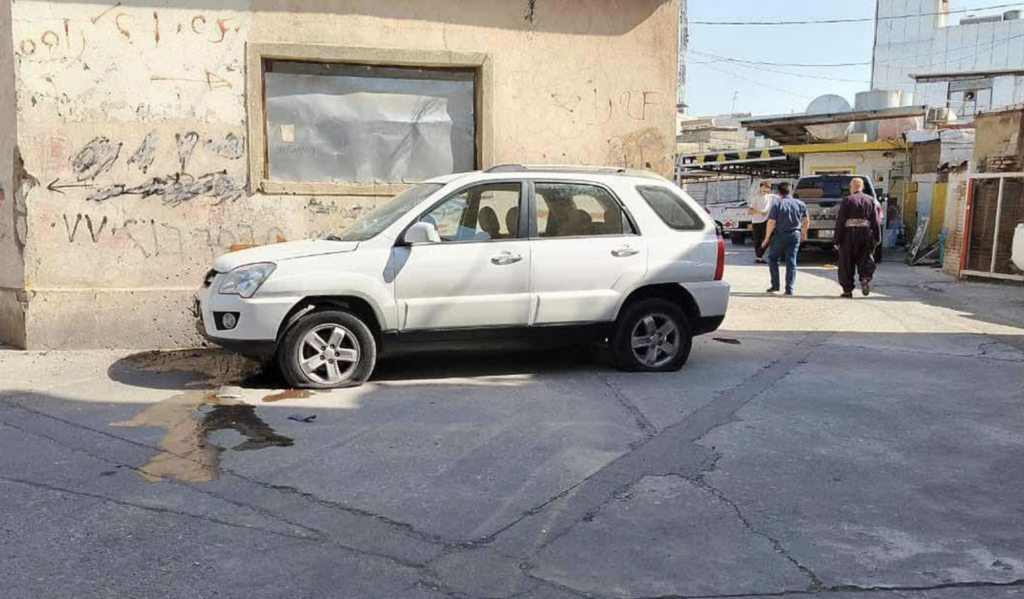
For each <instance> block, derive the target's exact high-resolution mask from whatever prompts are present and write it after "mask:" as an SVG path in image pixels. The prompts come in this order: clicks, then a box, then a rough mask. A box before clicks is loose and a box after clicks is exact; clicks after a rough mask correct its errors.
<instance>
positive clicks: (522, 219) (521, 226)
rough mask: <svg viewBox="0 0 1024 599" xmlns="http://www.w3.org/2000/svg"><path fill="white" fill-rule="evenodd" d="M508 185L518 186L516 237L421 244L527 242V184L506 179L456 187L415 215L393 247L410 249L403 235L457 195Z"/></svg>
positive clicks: (513, 179) (514, 179)
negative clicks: (476, 188)
mask: <svg viewBox="0 0 1024 599" xmlns="http://www.w3.org/2000/svg"><path fill="white" fill-rule="evenodd" d="M510 184H516V185H519V222H518V223H517V226H516V236H515V237H513V238H510V239H462V240H459V241H441V242H439V243H429V244H422V245H425V246H450V245H465V244H468V243H497V242H503V241H504V242H512V241H529V240H530V238H529V237H528V236H527V234H528V232H529V226H528V224H527V222H526V221H527V219H528V217H529V214H528V213H527V214H524V213H525V212H526V211H525V210H523V208H524V206H528V205H529V199H528V191H529V190H528V187H527V182H526V181H524V180H522V179H517V178H508V179H488V180H486V181H474V182H472V183H467V184H465V185H462V186H460V187H456V188H455V189H454V190H452V191H451V193H448V194H445V196H444V197H442V198H441V199H439V200H438V201H436V202H434V203H432V204H430V205H429V206H427V207H426V208H425V209H423V210H422V211H420V213H419V214H417V215H416V217H415V218H413V219H412V220H411V221H409V224H407V225H406V226H405V227H403V228H402V232H401V233H399V234H398V238H397V239H396V240H395V247H412V246H411V245H410V244H408V243H406V242H405V233H406V232H407V231H408V230H409V229H410V228H411V227H412V226H413V225H415V224H416V223H418V222H420V221H421V220H422V219H423V217H425V216H427V215H428V214H430V213H431V212H433V211H434V210H435V209H436V208H437V207H438V206H440V205H441V204H444V203H445V202H447V201H448V200H451V199H452V198H454V197H455V196H458V195H460V194H462V193H465V192H467V191H469V190H471V189H473V188H474V187H487V186H491V185H510Z"/></svg>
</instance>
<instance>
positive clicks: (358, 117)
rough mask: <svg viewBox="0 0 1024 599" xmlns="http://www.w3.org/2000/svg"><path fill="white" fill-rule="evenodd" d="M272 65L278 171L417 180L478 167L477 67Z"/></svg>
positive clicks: (271, 144) (270, 106) (270, 132)
mask: <svg viewBox="0 0 1024 599" xmlns="http://www.w3.org/2000/svg"><path fill="white" fill-rule="evenodd" d="M266 67H267V68H266V78H265V83H266V113H267V158H268V165H269V176H270V179H272V180H275V181H303V182H342V183H372V182H382V183H406V182H408V183H412V182H419V181H425V180H427V179H430V178H431V177H435V176H438V175H443V174H448V173H455V172H461V171H468V170H473V168H474V167H475V155H476V148H475V143H476V142H475V130H474V128H475V118H474V114H473V110H474V89H473V86H474V73H473V71H471V70H441V69H415V68H398V67H378V66H369V65H351V64H328V63H311V62H292V61H268V62H267V64H266Z"/></svg>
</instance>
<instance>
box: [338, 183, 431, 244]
mask: <svg viewBox="0 0 1024 599" xmlns="http://www.w3.org/2000/svg"><path fill="white" fill-rule="evenodd" d="M442 187H444V185H442V184H440V183H421V184H420V185H417V186H416V187H410V188H409V189H406V190H405V191H403V192H402V193H400V194H398V195H396V196H395V197H394V198H392V199H391V200H390V201H388V202H385V203H384V204H381V205H380V206H377V207H376V208H374V209H373V210H371V211H370V212H367V213H366V214H365V215H363V216H362V217H361V218H360V219H359V220H357V221H356V222H355V223H353V225H352V226H351V227H349V228H347V229H345V231H344V232H343V233H342V234H341V235H338V236H337V237H334V238H333V239H337V240H339V241H366V240H367V239H372V238H373V237H376V236H377V235H379V234H380V232H381V231H383V230H384V229H387V228H388V227H390V226H391V225H392V224H393V223H394V222H395V221H396V220H398V219H399V218H401V216H402V215H403V214H405V213H406V212H408V211H410V210H412V209H413V208H414V207H415V206H416V205H417V204H419V203H420V202H422V201H423V200H425V199H427V197H429V196H430V194H432V193H434V192H435V191H437V190H439V189H441V188H442Z"/></svg>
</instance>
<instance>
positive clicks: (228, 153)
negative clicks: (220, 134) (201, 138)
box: [203, 133, 245, 160]
mask: <svg viewBox="0 0 1024 599" xmlns="http://www.w3.org/2000/svg"><path fill="white" fill-rule="evenodd" d="M203 147H204V148H206V149H207V150H209V151H210V152H213V153H214V154H216V155H218V156H220V157H221V158H227V159H228V160H238V159H239V158H241V157H242V156H244V155H245V138H242V137H238V136H237V135H235V134H234V133H228V134H227V136H226V137H225V138H224V139H217V140H215V139H208V140H206V142H205V143H203Z"/></svg>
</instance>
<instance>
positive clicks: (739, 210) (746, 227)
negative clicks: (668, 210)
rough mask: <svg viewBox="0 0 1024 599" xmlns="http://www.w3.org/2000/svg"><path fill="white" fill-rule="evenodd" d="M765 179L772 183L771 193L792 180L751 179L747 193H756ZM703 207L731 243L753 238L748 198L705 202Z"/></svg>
mask: <svg viewBox="0 0 1024 599" xmlns="http://www.w3.org/2000/svg"><path fill="white" fill-rule="evenodd" d="M763 180H767V181H770V182H771V184H772V193H778V189H779V183H782V182H783V181H788V182H790V183H792V182H793V180H792V179H758V178H754V179H751V183H750V189H749V190H748V192H747V195H748V196H750V194H755V193H758V190H759V189H760V185H761V181H763ZM704 207H705V209H706V210H707V212H708V214H709V215H711V218H713V219H714V220H715V222H716V223H718V224H719V225H720V226H721V229H722V233H723V234H724V236H725V237H728V238H729V241H730V242H731V243H732V244H733V245H743V244H745V243H746V242H747V239H748V238H753V236H754V229H753V225H752V223H753V215H751V214H750V203H749V200H748V198H743V199H741V200H735V201H730V202H720V203H716V204H706V205H705V206H704Z"/></svg>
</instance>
